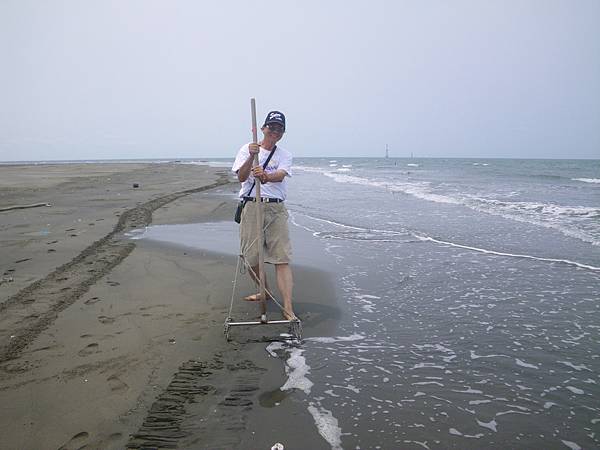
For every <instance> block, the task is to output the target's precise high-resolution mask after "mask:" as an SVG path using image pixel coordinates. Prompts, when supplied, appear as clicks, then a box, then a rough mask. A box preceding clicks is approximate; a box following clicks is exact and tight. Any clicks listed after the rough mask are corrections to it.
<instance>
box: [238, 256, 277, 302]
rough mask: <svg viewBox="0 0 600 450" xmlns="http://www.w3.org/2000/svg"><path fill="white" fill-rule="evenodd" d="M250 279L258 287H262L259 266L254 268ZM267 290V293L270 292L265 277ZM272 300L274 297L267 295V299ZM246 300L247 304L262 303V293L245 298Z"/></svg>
mask: <svg viewBox="0 0 600 450" xmlns="http://www.w3.org/2000/svg"><path fill="white" fill-rule="evenodd" d="M250 277H251V278H252V280H253V281H254V282H255V283H256V285H257V286H260V280H259V279H258V265H256V266H253V267H252V270H251V271H250ZM265 289H266V290H267V291H268V290H269V287H268V286H267V279H266V277H265ZM272 298H273V297H272V296H270V295H269V294H267V299H269V300H271V299H272ZM244 300H246V301H247V302H258V301H260V292H259V293H257V294H252V295H248V296H247V297H244Z"/></svg>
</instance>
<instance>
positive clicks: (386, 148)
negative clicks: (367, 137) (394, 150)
mask: <svg viewBox="0 0 600 450" xmlns="http://www.w3.org/2000/svg"><path fill="white" fill-rule="evenodd" d="M385 157H386V158H389V157H390V151H389V149H388V145H387V144H385Z"/></svg>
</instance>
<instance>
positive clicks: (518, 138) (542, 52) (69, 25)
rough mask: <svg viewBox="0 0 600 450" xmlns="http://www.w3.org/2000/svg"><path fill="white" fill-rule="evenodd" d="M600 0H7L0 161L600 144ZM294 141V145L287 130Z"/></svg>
mask: <svg viewBox="0 0 600 450" xmlns="http://www.w3.org/2000/svg"><path fill="white" fill-rule="evenodd" d="M599 24H600V1H598V0H590V1H587V0H565V1H553V0H540V1H524V0H514V1H511V0H504V1H500V0H498V1H493V0H489V1H479V0H473V1H417V0H415V1H393V0H389V1H381V0H369V1H366V0H364V1H352V0H346V1H324V0H321V1H312V0H303V1H286V0H282V1H279V2H277V1H273V0H270V1H263V0H253V1H227V0H221V1H212V2H208V1H166V0H165V1H149V0H144V1H141V0H132V1H125V0H119V1H105V0H103V1H79V0H73V1H52V0H48V1H43V0H39V1H27V0H14V1H11V0H0V61H1V64H2V70H0V160H4V161H7V160H39V159H43V160H49V159H104V158H162V157H165V158H177V157H182V158H183V157H197V158H209V157H233V156H234V154H235V152H236V151H237V149H238V148H239V146H240V145H241V144H243V143H245V142H247V141H249V140H250V138H251V134H250V106H249V99H250V97H256V99H257V106H258V111H259V120H260V121H261V120H262V119H263V118H264V115H265V114H266V112H267V111H268V110H269V109H280V110H282V111H283V112H284V113H285V114H286V115H287V118H288V132H287V133H286V136H285V137H284V140H283V141H282V145H283V146H285V147H287V148H289V149H290V150H292V152H293V153H294V155H295V156H337V157H339V156H381V155H383V154H384V152H385V145H386V144H389V147H390V155H391V156H410V153H411V152H413V153H414V155H415V156H430V157H524V158H565V157H566V158H600V25H599ZM284 144H285V145H284Z"/></svg>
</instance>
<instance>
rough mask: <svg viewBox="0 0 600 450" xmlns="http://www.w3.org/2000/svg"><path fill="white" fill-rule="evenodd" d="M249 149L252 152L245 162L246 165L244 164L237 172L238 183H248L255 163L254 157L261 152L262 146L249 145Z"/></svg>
mask: <svg viewBox="0 0 600 450" xmlns="http://www.w3.org/2000/svg"><path fill="white" fill-rule="evenodd" d="M248 149H249V151H250V154H249V155H248V158H246V161H244V164H242V166H241V167H240V168H239V169H238V171H237V178H238V181H239V182H241V183H243V182H244V181H246V180H247V179H248V177H249V176H250V172H251V171H252V164H253V163H254V155H256V154H257V153H258V152H259V150H260V146H259V145H258V144H249V145H248Z"/></svg>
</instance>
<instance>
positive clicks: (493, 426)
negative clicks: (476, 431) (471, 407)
mask: <svg viewBox="0 0 600 450" xmlns="http://www.w3.org/2000/svg"><path fill="white" fill-rule="evenodd" d="M477 425H479V426H480V427H483V428H487V429H489V430H492V431H493V432H496V433H497V432H498V429H497V428H496V427H497V426H498V423H497V422H496V421H495V420H494V419H492V420H491V421H489V422H481V421H479V420H477Z"/></svg>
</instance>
